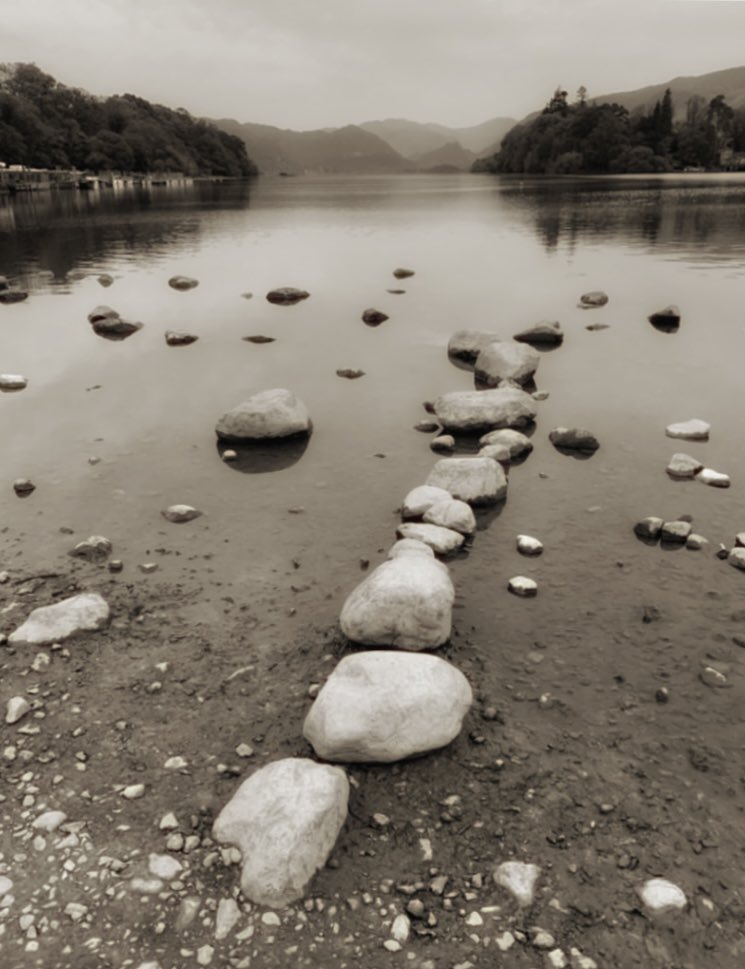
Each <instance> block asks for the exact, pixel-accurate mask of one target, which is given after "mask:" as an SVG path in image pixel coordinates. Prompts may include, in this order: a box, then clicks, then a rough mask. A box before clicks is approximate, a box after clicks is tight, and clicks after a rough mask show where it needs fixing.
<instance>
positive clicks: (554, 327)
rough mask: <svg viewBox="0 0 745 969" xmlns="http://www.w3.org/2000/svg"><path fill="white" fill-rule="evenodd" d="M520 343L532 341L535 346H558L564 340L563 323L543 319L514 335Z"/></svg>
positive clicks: (514, 338)
mask: <svg viewBox="0 0 745 969" xmlns="http://www.w3.org/2000/svg"><path fill="white" fill-rule="evenodd" d="M512 339H513V340H517V341H518V343H530V344H531V345H532V346H535V347H547V346H548V347H556V346H559V344H560V343H563V342H564V331H563V330H562V328H561V324H560V323H557V322H550V321H548V320H543V321H542V322H540V323H536V324H535V325H534V326H529V327H527V329H525V330H520V332H519V333H516V334H515V335H514V336H513V337H512Z"/></svg>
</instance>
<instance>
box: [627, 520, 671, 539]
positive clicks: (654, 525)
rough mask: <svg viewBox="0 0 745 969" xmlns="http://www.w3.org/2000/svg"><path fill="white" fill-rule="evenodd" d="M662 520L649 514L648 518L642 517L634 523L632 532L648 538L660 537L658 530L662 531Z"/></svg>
mask: <svg viewBox="0 0 745 969" xmlns="http://www.w3.org/2000/svg"><path fill="white" fill-rule="evenodd" d="M663 525H664V521H663V520H662V518H655V517H654V516H652V515H650V516H649V517H648V518H642V520H641V521H638V522H637V523H636V525H634V534H635V535H638V536H639V538H649V539H653V540H654V539H657V538H659V537H660V532H661V531H662V526H663Z"/></svg>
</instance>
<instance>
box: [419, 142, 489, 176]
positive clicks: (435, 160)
mask: <svg viewBox="0 0 745 969" xmlns="http://www.w3.org/2000/svg"><path fill="white" fill-rule="evenodd" d="M476 157H477V156H476V155H475V154H474V153H473V152H472V151H468V150H467V149H465V148H464V147H463V146H462V145H461V144H460V143H459V142H457V141H449V142H447V144H445V145H442V146H441V147H440V148H435V149H434V151H428V152H425V154H423V155H419V156H418V157H417V158H415V159H414V161H415V163H416V167H417V168H418V169H420V170H422V171H430V170H432V169H438V170H441V169H443V168H448V169H455V170H457V171H462V172H467V171H468V170H469V169H470V167H471V165H472V164H473V163H474V162H475V161H476Z"/></svg>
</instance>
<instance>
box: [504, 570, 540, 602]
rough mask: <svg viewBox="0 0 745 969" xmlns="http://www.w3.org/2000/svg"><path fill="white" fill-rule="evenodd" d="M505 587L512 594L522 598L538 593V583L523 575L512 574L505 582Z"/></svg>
mask: <svg viewBox="0 0 745 969" xmlns="http://www.w3.org/2000/svg"><path fill="white" fill-rule="evenodd" d="M507 588H508V589H509V590H510V592H511V593H512V594H513V595H516V596H520V597H521V598H522V599H530V598H532V597H533V596H535V595H537V594H538V583H537V582H535V581H534V580H533V579H529V578H528V577H527V576H525V575H513V577H512V578H511V579H510V581H509V582H508V583H507Z"/></svg>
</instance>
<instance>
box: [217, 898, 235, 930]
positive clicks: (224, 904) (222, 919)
mask: <svg viewBox="0 0 745 969" xmlns="http://www.w3.org/2000/svg"><path fill="white" fill-rule="evenodd" d="M240 917H241V910H240V909H239V908H238V903H237V902H236V901H235V899H234V898H221V899H220V903H219V905H218V906H217V915H216V916H215V938H216V939H218V940H219V939H224V938H226V937H227V936H228V935H230V933H231V932H232V931H233V929H234V928H235V925H236V923H237V921H238V919H239V918H240Z"/></svg>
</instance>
